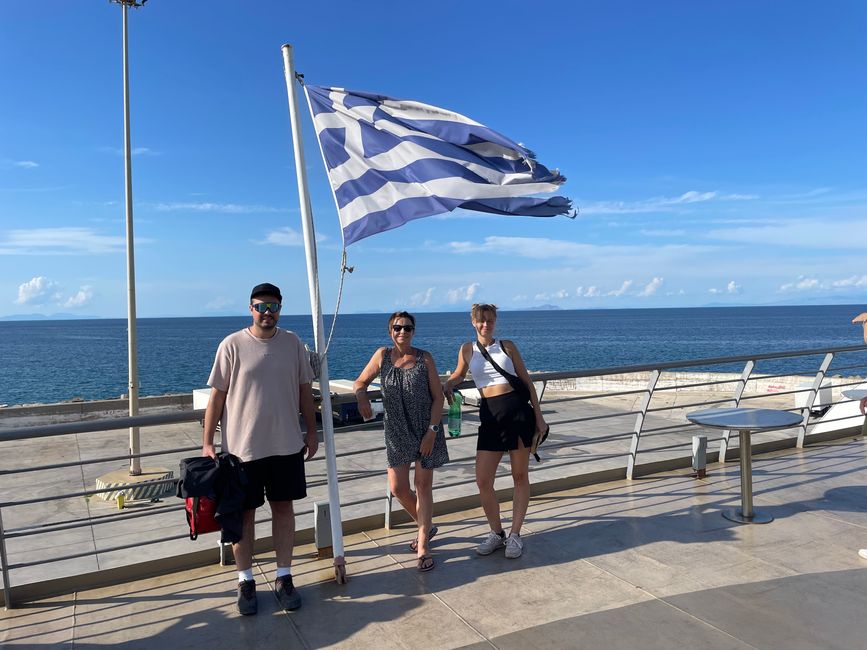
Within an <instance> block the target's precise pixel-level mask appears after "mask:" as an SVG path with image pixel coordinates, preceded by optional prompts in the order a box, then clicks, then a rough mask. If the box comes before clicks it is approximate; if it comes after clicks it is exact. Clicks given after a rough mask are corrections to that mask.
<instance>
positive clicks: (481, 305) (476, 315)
mask: <svg viewBox="0 0 867 650" xmlns="http://www.w3.org/2000/svg"><path fill="white" fill-rule="evenodd" d="M486 311H489V312H491V314H493V316H494V318H495V319H496V318H497V306H496V305H489V304H488V303H486V302H477V303H474V304H473V306H472V308H471V309H470V316H471V317H472V319H473V320H474V321H479V320H480V319H481V317H482V316H483V315H484V313H485V312H486Z"/></svg>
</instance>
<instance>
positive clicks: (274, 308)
mask: <svg viewBox="0 0 867 650" xmlns="http://www.w3.org/2000/svg"><path fill="white" fill-rule="evenodd" d="M282 306H283V305H281V304H280V303H279V302H257V303H253V304H252V305H250V307H252V308H253V309H254V310H255V311H257V312H259V313H260V314H264V313H265V312H266V311H270V312H271V313H272V314H276V313H277V312H279V311H280V308H281V307H282Z"/></svg>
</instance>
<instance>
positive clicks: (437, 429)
mask: <svg viewBox="0 0 867 650" xmlns="http://www.w3.org/2000/svg"><path fill="white" fill-rule="evenodd" d="M428 429H429V430H430V431H433V432H434V433H439V432H440V431H441V430H442V427H441V426H440V425H438V424H432V425H430V426H429V427H428Z"/></svg>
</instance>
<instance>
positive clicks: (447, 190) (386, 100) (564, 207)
mask: <svg viewBox="0 0 867 650" xmlns="http://www.w3.org/2000/svg"><path fill="white" fill-rule="evenodd" d="M305 88H306V91H307V101H308V103H309V104H310V113H311V115H312V116H313V123H314V126H315V127H316V134H317V135H318V137H319V144H320V145H321V147H322V156H323V158H324V159H325V166H326V168H327V170H328V179H329V181H330V182H331V189H332V191H333V192H334V197H335V199H336V201H337V208H338V212H339V215H340V225H341V226H342V228H343V240H344V242H345V243H346V244H352V243H353V242H357V241H358V240H360V239H364V238H365V237H369V236H371V235H375V234H376V233H378V232H383V231H384V230H391V229H392V228H397V227H398V226H401V225H403V224H405V223H406V222H407V221H412V220H413V219H420V218H422V217H429V216H431V215H434V214H440V213H443V212H450V211H451V210H454V209H455V208H464V209H466V210H477V211H480V212H491V213H494V214H502V215H523V216H531V217H553V216H556V215H567V216H574V215H571V214H570V210H571V207H572V202H571V201H570V200H569V199H567V198H565V197H562V196H554V197H550V198H531V197H529V196H527V195H529V194H538V193H542V192H553V191H555V190H557V188H558V187H559V186H560V185H561V184H562V183H563V182H564V181H565V180H566V179H565V178H564V177H563V176H561V175H560V172H559V171H557V170H556V169H555V170H553V171H551V170H549V169H547V168H546V167H545V166H543V165H541V164H539V163H538V162H536V160H535V159H534V156H533V153H532V152H531V151H530V150H529V149H526V148H525V147H523V146H521V145H520V144H518V143H517V142H514V141H513V140H510V139H509V138H507V137H505V136H503V135H501V134H499V133H497V132H496V131H493V130H491V129H489V128H487V127H486V126H484V125H482V124H479V123H478V122H475V121H473V120H471V119H469V118H468V117H464V116H463V115H460V114H458V113H454V112H452V111H448V110H445V109H442V108H437V107H436V106H429V105H428V104H422V103H420V102H415V101H409V100H401V99H392V98H390V97H384V96H382V95H372V94H370V93H362V92H355V91H349V90H345V89H343V88H323V87H317V86H305Z"/></svg>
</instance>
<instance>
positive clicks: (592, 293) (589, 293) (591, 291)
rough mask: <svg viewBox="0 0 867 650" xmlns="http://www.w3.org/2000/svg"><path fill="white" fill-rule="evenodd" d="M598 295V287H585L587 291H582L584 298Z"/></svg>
mask: <svg viewBox="0 0 867 650" xmlns="http://www.w3.org/2000/svg"><path fill="white" fill-rule="evenodd" d="M600 295H601V294H600V293H599V289H597V288H596V287H587V291H585V292H584V297H585V298H598V297H599V296H600Z"/></svg>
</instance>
